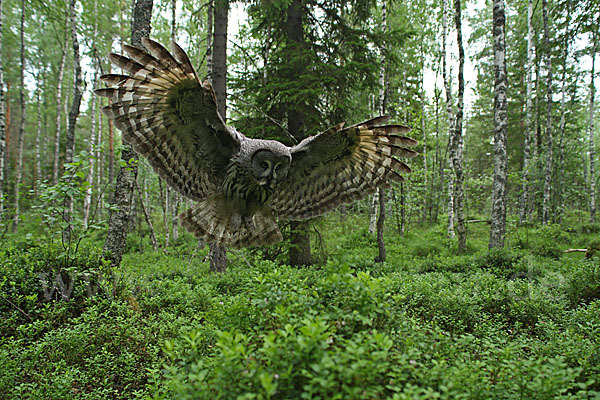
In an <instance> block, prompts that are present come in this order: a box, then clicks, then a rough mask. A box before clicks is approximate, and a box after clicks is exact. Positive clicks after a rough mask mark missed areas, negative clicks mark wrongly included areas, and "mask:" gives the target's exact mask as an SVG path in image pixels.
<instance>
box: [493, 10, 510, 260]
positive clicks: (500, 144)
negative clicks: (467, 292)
mask: <svg viewBox="0 0 600 400" xmlns="http://www.w3.org/2000/svg"><path fill="white" fill-rule="evenodd" d="M493 7H494V11H493V33H494V75H495V85H494V89H495V95H494V183H493V191H492V226H491V228H490V242H489V248H490V249H491V248H494V247H499V248H502V247H504V236H505V233H506V201H507V197H506V179H507V176H508V171H507V168H508V160H507V155H506V128H507V124H508V116H507V102H506V91H507V86H508V81H507V75H506V46H505V31H504V23H505V20H506V16H505V13H504V0H494V6H493Z"/></svg>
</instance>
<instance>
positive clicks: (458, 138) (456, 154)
mask: <svg viewBox="0 0 600 400" xmlns="http://www.w3.org/2000/svg"><path fill="white" fill-rule="evenodd" d="M454 22H455V25H456V41H457V44H458V96H457V98H458V101H457V104H456V125H455V129H454V132H453V134H452V136H451V140H450V146H449V147H450V162H451V165H452V168H453V170H454V182H453V189H454V190H453V194H454V216H455V222H456V224H455V228H456V234H457V235H458V251H459V252H460V253H463V252H465V251H466V250H467V230H466V226H465V216H464V205H463V202H464V189H463V185H464V172H463V169H462V156H463V152H462V150H461V147H462V124H463V107H464V91H465V79H464V65H465V50H464V48H463V43H462V15H461V7H460V0H454Z"/></svg>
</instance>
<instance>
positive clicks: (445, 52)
mask: <svg viewBox="0 0 600 400" xmlns="http://www.w3.org/2000/svg"><path fill="white" fill-rule="evenodd" d="M447 38H448V3H447V0H442V53H443V55H442V70H443V74H442V75H443V79H444V90H445V92H446V113H447V123H448V148H450V147H451V143H452V137H453V136H454V124H453V123H452V121H453V118H452V88H451V85H450V75H449V73H448V66H447V64H448V58H449V57H450V55H449V54H448V49H447V45H446V42H447ZM449 161H450V168H452V159H450V160H449ZM447 208H448V226H447V232H448V237H450V238H454V186H453V182H452V179H448V207H447Z"/></svg>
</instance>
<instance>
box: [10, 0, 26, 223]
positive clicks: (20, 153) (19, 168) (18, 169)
mask: <svg viewBox="0 0 600 400" xmlns="http://www.w3.org/2000/svg"><path fill="white" fill-rule="evenodd" d="M20 70H21V71H20V73H21V79H20V80H21V82H20V83H21V90H20V97H21V125H20V126H19V140H18V146H17V166H16V176H15V195H14V196H15V200H14V201H15V210H14V218H13V226H12V230H13V232H16V231H17V228H18V227H19V213H20V210H19V200H20V195H21V180H22V178H23V146H24V143H25V117H26V116H25V0H21V66H20Z"/></svg>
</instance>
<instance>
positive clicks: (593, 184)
mask: <svg viewBox="0 0 600 400" xmlns="http://www.w3.org/2000/svg"><path fill="white" fill-rule="evenodd" d="M593 41H594V45H593V48H592V71H591V76H590V78H591V79H590V108H589V120H588V137H589V139H588V141H589V157H590V188H589V191H590V197H589V199H590V200H589V208H590V222H595V221H596V171H595V157H596V148H595V145H594V97H595V95H596V87H595V86H594V73H595V67H596V52H597V50H598V34H597V33H596V32H594V39H593Z"/></svg>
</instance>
